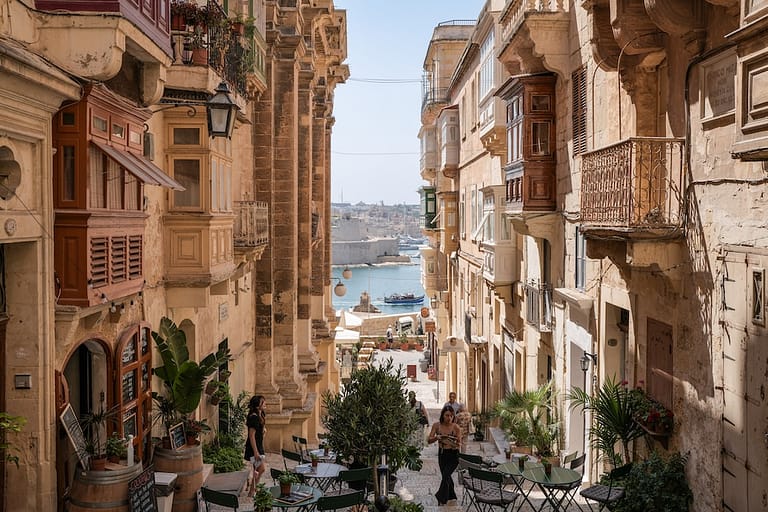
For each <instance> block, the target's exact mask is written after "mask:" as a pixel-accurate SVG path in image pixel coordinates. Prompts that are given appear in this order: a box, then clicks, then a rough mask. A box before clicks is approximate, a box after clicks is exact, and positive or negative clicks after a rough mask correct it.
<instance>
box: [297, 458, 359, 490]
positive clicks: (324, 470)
mask: <svg viewBox="0 0 768 512" xmlns="http://www.w3.org/2000/svg"><path fill="white" fill-rule="evenodd" d="M345 469H347V468H346V466H342V465H341V464H332V463H330V462H318V463H317V467H315V468H313V467H312V464H299V465H298V466H296V467H294V468H293V472H294V473H296V474H299V475H301V476H303V477H304V479H305V480H306V481H307V483H308V484H310V485H313V486H315V487H317V488H318V489H320V490H321V491H323V492H325V491H326V490H328V487H330V486H331V484H332V483H333V482H334V481H336V479H337V478H338V476H339V472H340V471H344V470H345Z"/></svg>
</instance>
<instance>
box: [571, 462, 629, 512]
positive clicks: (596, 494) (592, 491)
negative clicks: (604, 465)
mask: <svg viewBox="0 0 768 512" xmlns="http://www.w3.org/2000/svg"><path fill="white" fill-rule="evenodd" d="M631 469H632V464H625V465H623V466H621V467H618V468H615V469H613V470H611V472H610V473H609V474H608V485H605V484H595V485H592V486H590V487H587V488H586V489H583V490H582V491H581V493H580V494H581V496H582V497H583V498H584V499H585V500H587V506H588V507H589V510H594V509H593V508H592V503H590V502H591V501H594V502H596V503H598V504H599V505H600V507H599V508H598V509H597V510H598V512H599V511H601V510H603V509H607V510H611V505H613V504H614V503H616V502H617V501H618V500H620V499H621V498H623V497H624V488H623V487H618V486H616V481H617V480H621V479H622V478H624V477H625V476H627V475H628V474H629V472H630V470H631Z"/></svg>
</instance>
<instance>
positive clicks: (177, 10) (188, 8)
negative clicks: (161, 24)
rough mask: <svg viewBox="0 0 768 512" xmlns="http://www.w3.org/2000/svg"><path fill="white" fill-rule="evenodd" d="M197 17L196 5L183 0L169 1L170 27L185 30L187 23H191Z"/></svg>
mask: <svg viewBox="0 0 768 512" xmlns="http://www.w3.org/2000/svg"><path fill="white" fill-rule="evenodd" d="M197 17H198V6H197V4H195V3H193V2H187V1H184V0H172V1H171V28H172V29H173V30H185V29H186V27H187V25H193V24H194V23H195V20H196V19H197Z"/></svg>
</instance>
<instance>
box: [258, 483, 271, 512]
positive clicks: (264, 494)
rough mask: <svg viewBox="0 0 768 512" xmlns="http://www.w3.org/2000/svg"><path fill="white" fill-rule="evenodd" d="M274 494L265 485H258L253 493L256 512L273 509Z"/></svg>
mask: <svg viewBox="0 0 768 512" xmlns="http://www.w3.org/2000/svg"><path fill="white" fill-rule="evenodd" d="M272 500H273V497H272V492H271V491H270V490H269V489H267V486H266V485H264V484H257V485H256V491H255V492H254V493H253V510H254V512H266V511H267V510H271V509H272Z"/></svg>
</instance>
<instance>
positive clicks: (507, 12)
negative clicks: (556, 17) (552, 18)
mask: <svg viewBox="0 0 768 512" xmlns="http://www.w3.org/2000/svg"><path fill="white" fill-rule="evenodd" d="M565 4H566V2H565V1H564V0H507V3H506V5H505V6H504V10H503V11H502V17H501V23H502V33H501V34H502V39H503V40H504V41H507V40H508V39H509V38H510V36H512V35H513V34H515V33H517V29H518V28H520V25H521V24H522V23H523V21H524V20H525V16H526V14H527V13H530V12H533V13H545V12H546V13H549V12H565Z"/></svg>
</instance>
